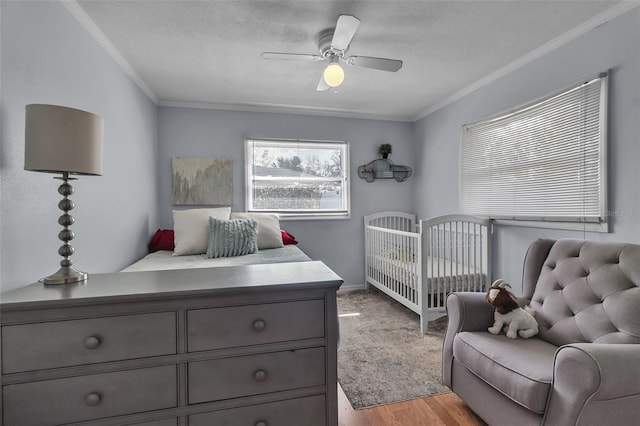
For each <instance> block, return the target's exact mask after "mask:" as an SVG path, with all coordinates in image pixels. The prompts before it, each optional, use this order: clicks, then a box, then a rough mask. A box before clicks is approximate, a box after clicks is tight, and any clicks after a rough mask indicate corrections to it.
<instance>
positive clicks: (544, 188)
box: [460, 74, 607, 228]
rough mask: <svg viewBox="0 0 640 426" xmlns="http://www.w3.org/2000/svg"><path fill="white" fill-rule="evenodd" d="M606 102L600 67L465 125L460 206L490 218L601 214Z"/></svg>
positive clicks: (564, 218) (597, 217) (601, 218)
mask: <svg viewBox="0 0 640 426" xmlns="http://www.w3.org/2000/svg"><path fill="white" fill-rule="evenodd" d="M606 104H607V75H606V74H600V75H598V76H596V77H593V78H591V79H588V80H586V81H582V82H581V83H580V84H577V85H573V86H572V87H570V88H568V89H565V90H563V91H561V92H559V93H554V94H552V95H549V96H547V97H545V98H543V99H542V100H538V101H536V102H532V103H530V104H527V105H525V106H522V107H519V108H517V109H515V110H513V111H510V112H508V113H504V114H500V115H499V116H496V117H494V118H490V119H486V120H482V121H479V122H477V123H473V124H469V125H465V126H463V128H462V136H461V149H460V152H461V158H460V204H461V209H462V210H463V211H464V212H465V213H471V214H480V215H485V216H490V217H492V218H496V219H511V220H527V221H551V222H593V223H602V222H605V208H606V202H605V200H606V194H605V192H606V191H605V188H606V157H605V154H606V116H607V113H606V109H607V108H606ZM538 226H541V225H538ZM569 228H570V226H569Z"/></svg>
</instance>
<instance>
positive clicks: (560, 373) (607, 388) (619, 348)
mask: <svg viewBox="0 0 640 426" xmlns="http://www.w3.org/2000/svg"><path fill="white" fill-rule="evenodd" d="M638 360H640V344H606V343H604V344H600V343H574V344H570V345H565V346H562V347H560V348H559V349H558V351H557V352H556V357H555V362H554V368H553V383H552V387H551V394H550V395H549V403H548V405H547V412H546V414H545V419H544V422H543V423H544V424H546V425H560V424H571V425H574V424H575V425H598V424H615V425H626V424H631V423H630V422H632V423H633V422H635V421H637V419H638V418H640V369H639V368H638V362H639V361H638Z"/></svg>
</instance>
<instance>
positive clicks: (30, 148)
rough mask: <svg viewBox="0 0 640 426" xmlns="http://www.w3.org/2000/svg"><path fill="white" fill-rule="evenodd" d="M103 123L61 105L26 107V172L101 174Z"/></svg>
mask: <svg viewBox="0 0 640 426" xmlns="http://www.w3.org/2000/svg"><path fill="white" fill-rule="evenodd" d="M103 131H104V120H103V119H102V117H100V116H98V115H95V114H92V113H90V112H86V111H82V110H79V109H74V108H67V107H63V106H58V105H44V104H31V105H27V107H26V120H25V152H24V168H25V170H31V171H36V172H47V173H61V172H67V173H69V174H76V175H101V174H102V134H103Z"/></svg>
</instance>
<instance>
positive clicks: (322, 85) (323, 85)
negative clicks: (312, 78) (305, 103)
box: [316, 75, 331, 92]
mask: <svg viewBox="0 0 640 426" xmlns="http://www.w3.org/2000/svg"><path fill="white" fill-rule="evenodd" d="M330 88H331V87H330V86H329V85H328V84H327V82H326V81H324V76H323V75H321V76H320V81H319V82H318V86H317V87H316V92H324V91H325V90H329V89H330Z"/></svg>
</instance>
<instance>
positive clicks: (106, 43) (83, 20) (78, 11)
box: [62, 0, 158, 104]
mask: <svg viewBox="0 0 640 426" xmlns="http://www.w3.org/2000/svg"><path fill="white" fill-rule="evenodd" d="M62 4H63V5H64V7H66V8H67V10H68V11H69V12H70V13H71V14H72V15H73V16H74V17H75V18H76V19H77V20H78V22H80V24H81V25H82V26H83V27H84V28H85V29H86V30H87V32H89V34H91V36H93V38H94V39H95V40H96V41H97V42H98V44H100V46H102V48H103V49H104V50H105V51H106V52H107V53H108V54H109V56H111V58H113V60H114V61H115V62H116V64H118V66H120V68H121V69H122V70H123V71H124V72H125V74H127V75H128V76H129V78H131V80H133V82H134V83H136V84H137V85H138V87H139V88H140V89H141V90H142V91H143V92H144V93H145V94H146V95H147V96H148V97H149V99H151V101H152V102H153V103H154V104H157V103H158V97H157V96H156V94H155V93H154V92H153V90H151V88H150V87H149V86H147V83H145V81H144V80H143V79H142V77H141V76H140V74H138V73H137V72H136V70H134V69H133V67H132V66H131V64H129V62H128V61H127V60H126V59H125V58H124V56H122V54H121V53H120V51H119V50H118V49H117V48H116V47H115V46H114V44H113V43H112V42H111V40H109V38H108V37H107V36H106V35H105V34H104V33H103V32H102V31H101V30H100V28H98V26H97V25H96V23H95V22H94V21H93V19H91V18H90V17H89V15H87V13H86V12H85V11H84V9H82V7H80V5H79V4H78V3H77V2H76V0H62Z"/></svg>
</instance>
